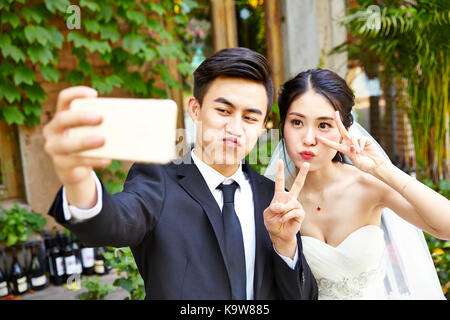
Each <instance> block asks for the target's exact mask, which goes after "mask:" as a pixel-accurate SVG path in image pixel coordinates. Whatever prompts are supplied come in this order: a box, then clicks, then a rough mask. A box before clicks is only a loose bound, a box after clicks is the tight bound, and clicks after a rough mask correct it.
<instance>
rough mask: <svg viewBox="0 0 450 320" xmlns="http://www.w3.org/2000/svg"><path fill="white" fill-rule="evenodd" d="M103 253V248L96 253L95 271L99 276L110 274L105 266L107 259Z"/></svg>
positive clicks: (99, 248)
mask: <svg viewBox="0 0 450 320" xmlns="http://www.w3.org/2000/svg"><path fill="white" fill-rule="evenodd" d="M103 252H105V249H104V248H103V247H98V248H97V250H96V253H95V259H94V271H95V273H96V274H98V275H104V274H106V273H107V272H108V269H107V268H106V265H105V257H103Z"/></svg>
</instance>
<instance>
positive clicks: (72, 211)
mask: <svg viewBox="0 0 450 320" xmlns="http://www.w3.org/2000/svg"><path fill="white" fill-rule="evenodd" d="M191 156H192V160H193V161H194V164H195V165H196V166H197V168H198V170H199V171H200V173H201V175H202V176H203V178H204V179H205V181H206V184H207V185H208V188H209V190H210V191H211V193H212V195H213V196H214V199H215V200H216V202H217V204H218V206H219V208H220V211H222V207H223V194H222V191H221V190H220V189H217V187H218V186H219V185H220V184H221V183H223V184H230V183H232V182H233V181H236V182H237V183H238V185H239V187H238V188H237V189H236V193H235V195H234V208H235V211H236V215H237V216H238V218H239V222H240V223H241V229H242V237H243V240H244V251H245V266H246V276H247V299H248V300H253V297H254V293H253V279H254V271H255V250H256V233H255V216H254V206H253V191H252V189H251V185H250V181H249V179H248V177H247V175H246V173H244V172H243V171H242V163H241V164H240V165H239V168H238V169H237V170H236V172H235V173H234V174H233V175H232V176H231V177H229V178H227V177H225V176H223V175H222V174H220V173H219V172H218V171H216V170H214V169H213V168H211V167H210V166H208V165H207V164H206V163H204V162H203V161H202V160H200V159H199V158H198V157H197V156H196V155H195V154H194V151H193V150H192V151H191ZM92 174H93V175H94V177H95V182H96V186H97V195H98V199H97V203H96V204H95V206H94V207H93V208H91V209H79V208H77V207H75V206H72V205H69V204H68V202H67V197H66V193H65V188H63V192H62V197H63V211H64V218H65V219H66V220H70V219H74V221H73V222H74V223H76V222H80V221H83V220H87V219H90V218H92V217H94V216H95V215H97V214H98V213H99V212H100V211H101V209H102V189H101V188H102V187H101V184H100V181H99V179H98V178H97V176H96V174H95V172H94V171H92ZM261 214H262V213H261ZM274 249H275V248H274ZM275 252H276V250H275ZM277 253H278V252H277ZM278 255H279V256H280V257H281V258H282V259H283V260H284V261H285V262H286V264H287V265H288V266H289V267H290V268H291V269H294V268H295V265H296V263H297V261H298V248H297V251H296V253H295V257H294V259H293V260H292V259H291V258H289V257H285V256H282V255H280V254H279V253H278Z"/></svg>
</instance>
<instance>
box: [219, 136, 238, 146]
mask: <svg viewBox="0 0 450 320" xmlns="http://www.w3.org/2000/svg"><path fill="white" fill-rule="evenodd" d="M223 143H224V144H225V145H226V146H227V147H230V148H237V147H240V146H241V141H240V140H239V139H238V138H236V137H225V138H223Z"/></svg>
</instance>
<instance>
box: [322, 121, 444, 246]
mask: <svg viewBox="0 0 450 320" xmlns="http://www.w3.org/2000/svg"><path fill="white" fill-rule="evenodd" d="M334 120H335V124H336V126H337V129H338V130H339V132H340V133H341V136H342V142H341V143H336V142H334V141H331V140H328V139H326V138H324V137H321V136H319V135H317V136H316V139H317V140H318V141H319V142H321V143H324V144H325V145H327V146H329V147H330V148H333V149H335V150H337V151H340V152H342V153H343V154H345V155H346V156H347V157H349V159H350V160H351V161H352V163H353V164H354V165H355V166H356V167H357V168H358V169H360V170H362V171H364V172H366V173H369V174H371V175H372V176H373V177H376V178H377V179H376V181H377V182H379V183H376V184H377V185H378V186H377V190H379V192H377V193H378V194H379V195H380V196H381V203H380V206H385V207H388V208H390V209H392V210H393V211H394V212H395V213H397V214H398V215H399V216H401V217H402V218H403V219H405V220H407V221H408V222H410V223H412V224H414V225H415V226H416V227H418V228H420V229H422V230H424V231H426V232H428V233H430V234H432V235H433V236H435V237H437V238H440V239H447V240H450V201H449V200H447V199H446V198H445V197H444V196H442V195H440V194H439V193H437V192H436V191H434V190H432V189H431V188H429V187H427V186H425V185H424V184H422V183H421V182H419V181H417V180H416V179H414V178H412V177H411V176H409V175H408V174H406V173H405V172H403V171H402V170H400V169H398V168H397V167H396V166H394V165H393V164H392V163H391V162H390V161H388V160H387V159H386V158H385V157H384V156H383V155H382V154H381V152H380V150H378V149H377V147H376V146H375V145H374V144H373V143H372V142H371V141H370V140H369V139H367V138H366V137H356V136H352V135H351V134H350V133H349V132H348V130H347V129H346V128H345V127H344V125H343V124H342V121H341V118H340V116H339V113H338V112H336V113H335V118H334ZM382 182H384V183H382Z"/></svg>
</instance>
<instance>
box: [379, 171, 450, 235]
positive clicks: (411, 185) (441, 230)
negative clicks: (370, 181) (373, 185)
mask: <svg viewBox="0 0 450 320" xmlns="http://www.w3.org/2000/svg"><path fill="white" fill-rule="evenodd" d="M371 174H372V175H373V176H374V177H376V178H378V179H379V180H381V181H382V182H384V184H383V185H384V186H383V187H381V188H380V192H381V202H382V205H384V206H386V207H388V208H390V209H391V210H393V211H394V212H395V213H397V214H398V215H399V216H400V217H402V218H403V219H405V220H407V221H408V222H410V223H412V224H414V225H415V226H416V227H418V228H420V229H422V230H424V231H426V232H428V233H430V234H431V235H433V236H435V237H437V238H440V239H446V240H450V201H449V200H448V199H446V198H445V197H444V196H442V195H441V194H439V193H437V192H436V191H434V190H433V189H431V188H429V187H427V186H426V185H424V184H423V183H421V182H420V181H418V180H416V179H414V178H413V177H411V176H409V175H408V174H407V173H405V172H403V171H402V170H400V169H399V168H397V167H396V166H394V165H393V164H392V163H390V162H383V163H382V164H381V165H379V166H378V167H376V168H375V169H374V170H373V171H372V172H371ZM391 188H392V189H394V190H395V191H397V192H394V191H393V190H392V189H391Z"/></svg>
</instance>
